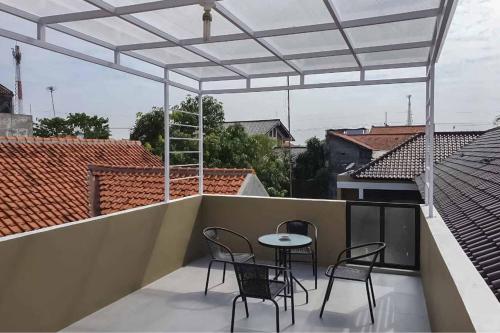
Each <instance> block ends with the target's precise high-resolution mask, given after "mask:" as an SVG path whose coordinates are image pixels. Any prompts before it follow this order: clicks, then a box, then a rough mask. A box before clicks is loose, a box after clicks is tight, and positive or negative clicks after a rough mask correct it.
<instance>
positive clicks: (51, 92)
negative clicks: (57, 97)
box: [47, 86, 56, 118]
mask: <svg viewBox="0 0 500 333" xmlns="http://www.w3.org/2000/svg"><path fill="white" fill-rule="evenodd" d="M47 90H48V91H49V92H50V99H51V100H52V113H53V114H54V118H55V117H56V107H55V106H54V91H56V87H54V86H48V87H47Z"/></svg>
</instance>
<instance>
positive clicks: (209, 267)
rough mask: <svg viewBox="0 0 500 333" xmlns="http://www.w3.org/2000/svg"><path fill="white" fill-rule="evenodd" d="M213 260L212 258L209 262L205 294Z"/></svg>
mask: <svg viewBox="0 0 500 333" xmlns="http://www.w3.org/2000/svg"><path fill="white" fill-rule="evenodd" d="M212 263H213V260H210V264H208V272H207V282H206V283H205V295H206V294H207V291H208V280H210V269H211V268H212Z"/></svg>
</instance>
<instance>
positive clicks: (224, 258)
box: [203, 227, 255, 295]
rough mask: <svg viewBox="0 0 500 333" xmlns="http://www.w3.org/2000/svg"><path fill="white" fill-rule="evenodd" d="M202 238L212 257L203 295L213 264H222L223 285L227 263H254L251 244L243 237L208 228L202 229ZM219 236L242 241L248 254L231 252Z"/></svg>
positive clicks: (227, 230) (227, 231)
mask: <svg viewBox="0 0 500 333" xmlns="http://www.w3.org/2000/svg"><path fill="white" fill-rule="evenodd" d="M203 236H204V237H205V239H206V241H207V244H208V248H209V250H210V255H211V257H212V259H211V260H210V264H209V265H208V272H207V282H206V284H205V295H206V294H207V291H208V281H209V280H210V270H211V268H212V264H213V263H214V262H221V263H223V264H224V271H223V273H222V283H224V282H225V281H226V265H227V263H235V262H240V263H241V262H247V261H250V260H252V261H253V263H255V255H254V253H253V248H252V244H250V241H249V240H248V239H247V238H246V237H245V236H243V235H241V234H239V233H237V232H235V231H232V230H229V229H226V228H219V227H208V228H205V229H203ZM221 236H225V237H236V238H237V239H241V240H244V243H246V245H247V246H248V249H249V252H248V253H235V252H232V251H231V249H230V248H229V247H228V246H226V245H224V244H222V243H221V240H220V237H221Z"/></svg>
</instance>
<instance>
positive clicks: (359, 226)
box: [351, 206, 380, 259]
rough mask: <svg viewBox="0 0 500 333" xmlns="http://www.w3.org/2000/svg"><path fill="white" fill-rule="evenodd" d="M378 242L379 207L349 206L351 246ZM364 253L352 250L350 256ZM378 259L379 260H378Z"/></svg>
mask: <svg viewBox="0 0 500 333" xmlns="http://www.w3.org/2000/svg"><path fill="white" fill-rule="evenodd" d="M379 240H380V207H376V206H351V246H355V245H360V244H364V243H370V242H378V241H379ZM363 253H365V251H363V250H362V249H361V250H357V249H354V250H353V251H352V252H351V255H352V256H356V255H360V254H363ZM379 259H380V258H379Z"/></svg>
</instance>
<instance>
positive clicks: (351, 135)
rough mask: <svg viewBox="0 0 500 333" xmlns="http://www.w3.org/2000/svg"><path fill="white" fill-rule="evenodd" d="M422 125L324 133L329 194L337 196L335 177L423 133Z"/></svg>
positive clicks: (350, 129) (348, 129) (328, 131)
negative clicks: (416, 134)
mask: <svg viewBox="0 0 500 333" xmlns="http://www.w3.org/2000/svg"><path fill="white" fill-rule="evenodd" d="M424 131H425V126H372V128H371V130H368V129H366V128H341V129H330V130H327V131H326V140H325V141H326V146H327V152H328V153H327V154H328V157H327V160H328V172H329V182H328V183H329V184H328V187H329V195H330V198H332V199H335V198H338V196H337V175H339V174H342V173H345V172H349V171H353V170H356V169H359V168H360V167H362V166H363V165H365V164H367V163H369V162H370V161H372V160H373V159H376V158H378V157H380V156H382V155H384V154H385V153H387V152H388V151H390V150H391V149H393V148H394V147H396V146H398V145H399V144H401V143H402V142H404V141H405V140H407V139H408V138H410V137H411V136H412V135H414V134H415V133H423V132H424Z"/></svg>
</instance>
